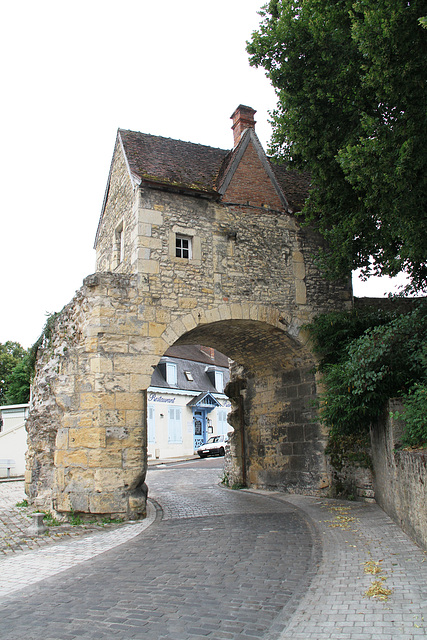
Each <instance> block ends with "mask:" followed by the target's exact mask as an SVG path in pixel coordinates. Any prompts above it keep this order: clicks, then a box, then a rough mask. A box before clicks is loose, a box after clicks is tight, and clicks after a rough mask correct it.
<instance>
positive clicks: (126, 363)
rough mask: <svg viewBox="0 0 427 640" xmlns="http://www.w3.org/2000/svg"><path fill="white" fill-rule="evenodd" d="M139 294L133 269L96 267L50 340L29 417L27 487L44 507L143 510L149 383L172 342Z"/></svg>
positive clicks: (90, 510)
mask: <svg viewBox="0 0 427 640" xmlns="http://www.w3.org/2000/svg"><path fill="white" fill-rule="evenodd" d="M139 302H140V300H139V299H138V296H137V288H136V277H130V276H125V275H120V274H98V275H96V276H90V277H88V278H86V280H85V284H84V286H83V288H82V289H81V291H80V292H79V294H78V295H77V296H76V297H75V298H74V300H73V301H72V302H71V303H70V305H68V306H67V307H66V308H65V309H64V311H63V312H62V314H61V316H60V317H59V319H58V321H57V324H56V327H55V329H56V330H55V332H54V334H53V337H52V341H51V342H49V343H47V344H45V345H44V349H43V354H42V356H41V357H40V358H39V362H38V369H37V375H36V380H35V385H34V389H35V392H34V398H33V404H32V407H31V412H30V418H29V420H28V423H27V430H28V433H29V453H28V465H27V466H28V470H27V477H26V482H27V492H28V495H29V496H30V497H31V498H32V499H33V500H34V501H35V503H36V504H37V505H38V506H40V507H42V506H43V507H46V508H53V509H54V510H56V511H58V512H71V511H75V512H83V513H91V514H105V513H108V514H120V515H124V516H126V517H140V516H141V515H144V513H145V497H146V487H145V484H144V481H145V473H146V395H145V392H144V390H146V389H147V388H148V386H149V383H150V380H151V372H152V366H153V365H154V366H155V365H156V364H157V360H158V358H159V357H160V356H161V354H162V353H163V352H164V350H165V348H166V345H165V344H164V343H163V342H161V341H160V344H159V339H158V337H157V336H156V335H154V337H153V336H152V335H150V334H151V333H152V332H151V331H150V322H149V320H148V319H142V318H141V314H142V316H144V317H145V314H144V310H143V309H144V305H143V304H142V305H141V304H139ZM154 333H156V332H154ZM156 353H158V357H157V359H156Z"/></svg>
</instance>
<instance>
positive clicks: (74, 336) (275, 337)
mask: <svg viewBox="0 0 427 640" xmlns="http://www.w3.org/2000/svg"><path fill="white" fill-rule="evenodd" d="M254 114H255V111H254V110H253V109H251V108H250V107H246V106H242V105H240V106H239V107H238V108H237V109H236V110H235V112H234V113H233V115H232V120H233V125H232V129H233V133H234V145H233V148H232V150H231V151H227V150H222V149H215V148H211V147H206V146H202V145H198V144H192V143H189V142H182V141H179V140H171V139H166V138H161V137H157V136H152V135H147V134H142V133H136V132H133V131H125V130H119V131H118V134H117V140H116V145H115V149H114V154H113V158H112V163H111V170H110V175H109V178H108V184H107V189H106V193H105V199H104V203H103V207H102V213H101V218H100V221H99V226H98V230H97V233H96V241H95V248H96V273H95V274H94V275H91V276H89V277H87V278H86V279H85V281H84V284H83V287H82V288H81V289H80V291H79V292H78V293H77V294H76V296H75V297H74V299H73V300H72V301H71V303H70V304H69V305H68V306H66V307H65V308H64V309H63V311H62V312H61V314H60V315H59V316H58V318H57V319H56V322H55V324H54V327H53V331H52V332H49V333H48V335H47V336H46V338H45V340H44V345H43V347H42V348H41V349H40V350H39V358H38V364H37V373H36V378H35V382H34V389H33V402H32V408H31V413H30V418H29V420H28V422H27V430H28V433H29V451H28V456H27V474H26V487H27V492H28V495H29V496H30V498H31V499H32V500H33V502H34V504H35V505H37V506H39V507H43V508H51V509H54V510H56V511H57V512H60V513H69V512H71V511H74V512H81V513H90V514H95V515H97V514H114V515H121V516H124V517H129V518H138V517H142V516H144V514H145V508H146V495H147V487H146V485H145V476H146V465H147V453H146V451H147V390H148V388H149V386H150V383H151V378H152V373H153V370H154V368H155V367H156V366H157V364H158V363H159V361H160V359H161V357H162V356H163V354H164V353H165V352H166V350H167V349H168V348H169V347H171V346H172V345H185V344H202V345H206V346H209V347H212V348H215V349H218V350H219V351H221V352H222V353H224V354H226V355H227V356H228V357H229V358H231V359H232V360H233V361H234V363H235V364H234V367H233V371H232V381H231V382H230V384H229V385H228V386H227V388H226V393H227V395H228V396H229V397H230V399H231V401H232V407H233V411H232V413H231V415H230V417H229V421H230V423H231V424H232V425H233V427H234V434H233V436H232V438H231V446H230V449H231V458H230V461H229V462H228V472H229V474H230V477H231V479H232V481H239V482H242V483H246V484H248V485H250V486H256V487H261V488H262V487H263V488H278V489H281V490H286V491H291V492H309V493H317V492H321V491H325V490H327V488H328V486H329V482H330V479H329V476H328V472H327V467H326V461H325V456H324V446H325V434H324V433H323V432H322V428H321V425H320V424H319V422H318V419H317V414H316V407H315V402H314V401H315V400H316V395H317V391H318V381H317V379H316V376H315V373H314V365H315V358H314V356H313V354H312V352H311V349H310V345H309V344H308V342H307V337H306V335H305V333H304V330H303V326H304V324H305V323H307V322H310V320H311V319H312V318H313V317H314V316H315V315H317V314H319V313H321V312H326V311H330V310H331V309H340V308H347V307H349V306H350V305H351V301H352V294H351V286H350V282H330V281H327V280H326V279H324V278H323V277H322V274H321V273H320V272H319V270H318V268H317V266H316V255H317V254H318V252H319V247H320V246H321V244H322V241H321V239H320V237H318V236H317V235H316V234H314V233H313V232H312V231H311V230H310V229H309V228H307V227H301V225H300V222H299V219H298V217H296V216H295V213H296V212H297V211H298V210H300V209H301V207H302V205H303V203H304V200H305V198H306V195H307V189H308V178H307V176H303V175H299V174H296V173H293V172H290V171H287V169H286V167H285V166H278V165H275V164H273V163H272V162H270V161H269V159H268V158H267V156H266V155H265V153H264V151H263V149H262V147H261V144H260V142H259V140H258V138H257V136H256V134H255V121H254Z"/></svg>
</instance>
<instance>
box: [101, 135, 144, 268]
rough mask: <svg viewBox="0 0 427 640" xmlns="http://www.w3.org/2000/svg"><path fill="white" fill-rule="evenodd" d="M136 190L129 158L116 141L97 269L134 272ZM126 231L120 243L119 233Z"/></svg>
mask: <svg viewBox="0 0 427 640" xmlns="http://www.w3.org/2000/svg"><path fill="white" fill-rule="evenodd" d="M136 207H137V191H135V190H134V188H133V185H132V182H131V179H130V176H129V171H128V168H127V165H126V161H125V158H124V155H123V152H122V149H121V146H120V142H119V141H117V142H116V148H115V151H114V156H113V165H112V167H111V175H110V181H109V183H108V185H107V192H106V199H105V210H104V213H103V217H102V224H100V226H99V229H98V233H97V242H96V245H97V254H96V271H97V272H98V271H116V272H119V273H131V272H132V263H131V259H132V242H133V239H134V237H135V227H136V224H137V218H136V213H135V211H136ZM120 230H121V233H123V244H122V246H120V238H119V233H120Z"/></svg>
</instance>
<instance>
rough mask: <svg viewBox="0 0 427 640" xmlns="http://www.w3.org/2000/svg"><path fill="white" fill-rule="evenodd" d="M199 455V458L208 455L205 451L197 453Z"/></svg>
mask: <svg viewBox="0 0 427 640" xmlns="http://www.w3.org/2000/svg"><path fill="white" fill-rule="evenodd" d="M199 456H200V457H201V458H207V457H208V454H207V453H199Z"/></svg>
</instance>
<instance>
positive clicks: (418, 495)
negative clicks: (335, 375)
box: [371, 400, 427, 549]
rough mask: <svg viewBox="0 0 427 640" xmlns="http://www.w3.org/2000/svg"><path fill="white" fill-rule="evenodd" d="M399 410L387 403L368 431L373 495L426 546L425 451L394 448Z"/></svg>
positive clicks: (393, 403) (397, 439)
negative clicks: (373, 486) (381, 414)
mask: <svg viewBox="0 0 427 640" xmlns="http://www.w3.org/2000/svg"><path fill="white" fill-rule="evenodd" d="M399 409H401V404H400V403H399V402H398V401H397V400H392V401H390V403H389V407H388V410H387V413H386V415H385V416H384V419H383V420H382V421H381V422H380V423H379V424H378V425H376V426H375V428H373V429H372V431H371V439H372V458H373V463H374V485H375V498H376V501H377V502H378V504H379V505H380V506H381V507H382V509H384V511H385V512H386V513H387V514H388V515H389V516H390V517H391V518H393V520H394V521H395V522H396V523H397V524H398V525H399V526H400V527H401V528H402V529H403V530H404V531H405V532H406V533H407V534H408V535H409V536H410V537H411V538H412V539H413V540H415V542H417V543H418V544H419V545H420V546H421V547H423V548H424V549H427V450H424V451H402V450H396V446H398V445H399V443H400V441H401V434H402V428H403V424H402V422H401V421H399V420H396V419H395V418H394V417H393V413H394V412H395V411H398V410H399Z"/></svg>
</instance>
